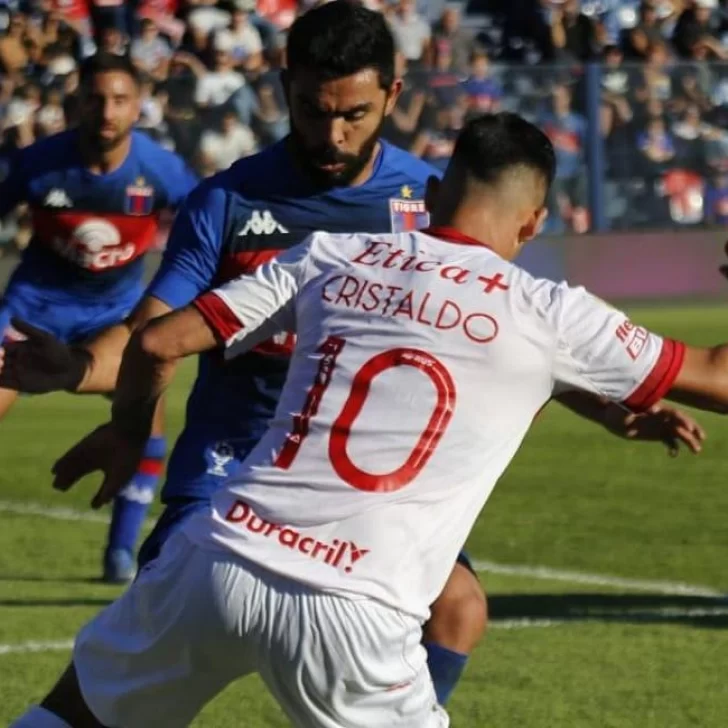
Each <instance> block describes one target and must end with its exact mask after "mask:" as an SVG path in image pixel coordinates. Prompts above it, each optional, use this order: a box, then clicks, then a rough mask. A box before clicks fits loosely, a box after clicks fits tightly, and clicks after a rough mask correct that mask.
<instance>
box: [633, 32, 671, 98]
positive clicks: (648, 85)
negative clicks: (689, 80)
mask: <svg viewBox="0 0 728 728" xmlns="http://www.w3.org/2000/svg"><path fill="white" fill-rule="evenodd" d="M668 64H669V55H668V50H667V45H666V44H665V43H664V42H662V41H660V42H657V43H653V44H652V45H651V46H650V49H649V51H648V52H647V60H646V61H645V63H644V64H642V65H641V66H640V67H639V71H638V73H637V78H635V81H634V85H635V99H636V100H637V101H638V102H639V103H641V104H647V103H648V102H649V101H650V100H651V99H656V100H658V101H662V102H664V103H667V102H669V101H670V99H671V98H672V77H671V75H670V73H669V70H668Z"/></svg>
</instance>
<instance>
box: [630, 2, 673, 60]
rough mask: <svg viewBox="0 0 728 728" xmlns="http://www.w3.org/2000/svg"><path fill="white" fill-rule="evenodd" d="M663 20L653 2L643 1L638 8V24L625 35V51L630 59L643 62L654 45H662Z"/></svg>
mask: <svg viewBox="0 0 728 728" xmlns="http://www.w3.org/2000/svg"><path fill="white" fill-rule="evenodd" d="M663 22H664V21H663V19H662V18H661V17H660V16H659V15H658V13H657V8H656V7H655V5H654V4H653V2H646V1H643V2H642V3H641V4H640V7H639V23H638V24H637V25H636V26H635V27H634V28H632V29H631V30H629V31H628V32H627V33H626V43H625V45H626V50H627V55H628V56H629V58H630V59H636V60H640V61H644V60H645V59H646V58H647V55H648V53H649V50H650V48H651V47H652V46H653V45H654V44H655V43H662V42H663V41H664V36H663V34H662V24H663Z"/></svg>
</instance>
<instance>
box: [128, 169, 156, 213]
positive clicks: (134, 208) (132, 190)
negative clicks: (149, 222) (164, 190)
mask: <svg viewBox="0 0 728 728" xmlns="http://www.w3.org/2000/svg"><path fill="white" fill-rule="evenodd" d="M153 208H154V188H153V187H150V186H149V185H148V184H146V183H145V180H144V177H139V178H137V181H136V183H135V184H133V185H130V186H129V187H127V188H126V199H125V200H124V212H125V213H126V214H127V215H149V214H151V212H152V210H153Z"/></svg>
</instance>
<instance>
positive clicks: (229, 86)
mask: <svg viewBox="0 0 728 728" xmlns="http://www.w3.org/2000/svg"><path fill="white" fill-rule="evenodd" d="M233 45H234V41H233V39H232V37H231V36H230V33H229V31H227V30H221V31H218V32H217V33H216V34H215V38H214V40H213V44H212V46H213V65H212V70H211V71H207V72H206V73H205V74H204V75H203V76H202V77H201V78H198V80H197V89H196V91H195V102H196V103H197V105H198V106H202V107H209V106H222V105H223V104H225V103H227V102H228V101H229V100H230V97H231V96H232V95H233V94H234V93H235V92H236V91H237V90H238V89H240V88H242V87H243V86H244V85H245V78H244V77H243V76H242V74H240V73H238V71H236V70H235V68H234V66H235V62H234V61H233V56H232V49H233Z"/></svg>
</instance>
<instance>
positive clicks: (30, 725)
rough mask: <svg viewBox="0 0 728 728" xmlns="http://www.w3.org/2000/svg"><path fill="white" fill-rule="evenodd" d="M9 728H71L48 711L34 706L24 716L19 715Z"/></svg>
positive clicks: (71, 727)
mask: <svg viewBox="0 0 728 728" xmlns="http://www.w3.org/2000/svg"><path fill="white" fill-rule="evenodd" d="M10 728H73V726H71V725H68V723H66V721H65V720H61V719H60V718H59V717H58V716H57V715H56V714H55V713H51V711H50V710H46V709H45V708H41V707H40V705H34V706H33V707H32V708H30V709H29V710H28V711H27V712H26V713H25V715H21V716H20V718H18V719H17V720H16V721H15V723H11V724H10Z"/></svg>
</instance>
